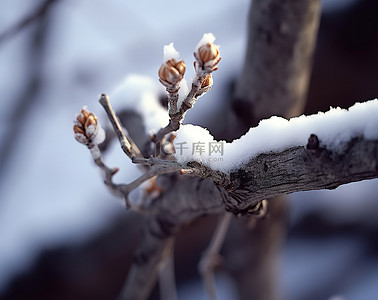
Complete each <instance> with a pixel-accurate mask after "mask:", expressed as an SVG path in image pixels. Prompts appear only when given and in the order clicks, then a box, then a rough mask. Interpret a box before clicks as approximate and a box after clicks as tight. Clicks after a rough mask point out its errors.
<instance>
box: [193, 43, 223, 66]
mask: <svg viewBox="0 0 378 300" xmlns="http://www.w3.org/2000/svg"><path fill="white" fill-rule="evenodd" d="M218 55H219V50H218V49H217V48H216V47H215V45H214V44H210V43H207V44H205V45H202V46H201V47H199V49H198V57H199V59H200V60H201V61H202V63H204V64H205V63H207V62H208V61H210V60H214V59H215V58H217V57H218Z"/></svg>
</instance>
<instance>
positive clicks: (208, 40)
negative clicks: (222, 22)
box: [194, 32, 215, 52]
mask: <svg viewBox="0 0 378 300" xmlns="http://www.w3.org/2000/svg"><path fill="white" fill-rule="evenodd" d="M214 41H215V36H214V35H213V34H212V33H211V32H209V33H205V34H204V35H203V36H202V39H201V40H200V41H199V42H198V44H197V46H196V48H195V49H194V52H197V51H198V49H199V48H200V47H202V46H203V45H206V44H213V43H214Z"/></svg>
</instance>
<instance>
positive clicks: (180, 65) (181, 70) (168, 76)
mask: <svg viewBox="0 0 378 300" xmlns="http://www.w3.org/2000/svg"><path fill="white" fill-rule="evenodd" d="M185 70H186V66H185V63H184V61H182V60H180V61H179V62H177V61H176V60H175V59H174V58H172V59H170V60H168V61H167V62H166V63H163V64H162V65H161V66H160V69H159V79H160V82H161V83H162V84H163V85H164V86H169V85H176V84H178V83H179V82H180V81H181V79H182V78H183V76H184V74H185Z"/></svg>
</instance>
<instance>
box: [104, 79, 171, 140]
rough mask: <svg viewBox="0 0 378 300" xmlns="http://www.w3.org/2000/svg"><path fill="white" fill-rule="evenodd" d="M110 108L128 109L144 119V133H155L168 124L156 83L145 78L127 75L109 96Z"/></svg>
mask: <svg viewBox="0 0 378 300" xmlns="http://www.w3.org/2000/svg"><path fill="white" fill-rule="evenodd" d="M110 102H111V103H112V106H113V107H114V108H115V109H116V110H117V109H129V110H133V111H135V112H137V113H139V114H140V115H141V116H142V117H143V118H144V123H145V126H146V133H147V134H150V133H151V132H157V131H158V130H159V129H160V128H162V127H165V126H166V125H167V124H168V121H169V117H168V113H167V110H166V109H165V108H164V107H163V106H162V105H161V104H160V102H159V92H158V86H157V84H156V81H155V80H153V79H152V78H150V77H147V76H139V75H129V76H127V77H126V78H125V80H124V81H123V82H122V83H121V85H120V86H119V87H118V88H117V89H116V90H115V92H114V93H112V94H111V95H110Z"/></svg>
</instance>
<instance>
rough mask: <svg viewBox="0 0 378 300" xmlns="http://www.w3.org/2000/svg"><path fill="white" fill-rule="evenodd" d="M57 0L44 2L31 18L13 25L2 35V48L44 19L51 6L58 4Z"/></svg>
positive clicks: (0, 41)
mask: <svg viewBox="0 0 378 300" xmlns="http://www.w3.org/2000/svg"><path fill="white" fill-rule="evenodd" d="M56 1H57V0H46V1H44V2H43V3H42V4H41V5H40V6H39V7H38V8H37V9H36V10H35V11H33V12H32V13H31V14H30V15H29V16H27V17H25V18H24V19H22V20H21V21H20V22H18V23H17V24H15V25H13V26H12V27H10V28H8V29H7V30H5V31H4V32H2V33H1V34H0V46H1V45H2V44H4V42H5V41H6V40H8V39H10V38H11V37H12V36H15V35H16V34H17V33H19V32H21V31H22V30H23V29H25V28H26V27H27V26H29V25H30V24H32V23H33V22H35V21H37V20H38V19H39V18H42V17H43V16H44V15H46V13H47V12H48V10H49V8H50V6H51V4H53V3H54V2H56Z"/></svg>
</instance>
